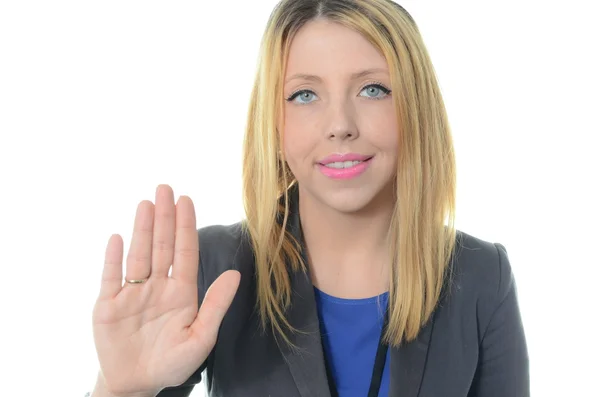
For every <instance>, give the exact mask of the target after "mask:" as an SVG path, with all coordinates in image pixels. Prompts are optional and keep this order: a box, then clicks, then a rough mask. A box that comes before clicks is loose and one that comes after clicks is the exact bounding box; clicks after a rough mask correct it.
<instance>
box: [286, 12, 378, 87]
mask: <svg viewBox="0 0 600 397" xmlns="http://www.w3.org/2000/svg"><path fill="white" fill-rule="evenodd" d="M365 69H377V70H378V72H373V73H380V74H387V73H388V66H387V62H386V60H385V57H384V56H383V55H382V54H381V53H380V52H379V50H378V49H377V48H376V47H375V46H373V45H372V44H371V43H370V42H369V41H368V40H367V39H366V38H365V37H363V36H362V35H361V34H360V33H359V32H357V31H355V30H352V29H350V28H347V27H345V26H343V25H340V24H338V23H335V22H332V21H327V20H315V21H311V22H308V23H307V24H306V25H304V26H303V27H302V28H301V29H300V30H298V32H297V33H296V35H295V36H294V38H293V39H292V42H291V45H290V51H289V55H288V63H287V68H286V81H287V80H289V78H290V77H292V76H293V75H295V74H299V73H300V74H302V73H306V74H317V75H322V76H323V77H326V75H327V74H335V76H348V77H350V76H352V75H353V74H354V73H356V72H357V71H362V70H365ZM354 77H356V76H354Z"/></svg>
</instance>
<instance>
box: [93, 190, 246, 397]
mask: <svg viewBox="0 0 600 397" xmlns="http://www.w3.org/2000/svg"><path fill="white" fill-rule="evenodd" d="M122 262H123V240H122V239H121V237H120V236H119V235H113V236H111V238H110V240H109V242H108V245H107V248H106V257H105V264H104V270H103V273H102V283H101V287H100V293H99V296H98V299H97V301H96V303H95V305H94V310H93V315H92V318H93V330H94V342H95V345H96V350H97V353H98V359H99V361H100V370H101V374H102V377H103V379H104V382H105V387H106V389H107V390H108V391H109V392H110V393H111V394H113V395H116V396H146V395H148V396H150V395H156V394H158V392H159V391H160V390H162V389H163V388H165V387H168V386H176V385H179V384H181V383H183V382H184V381H185V380H187V379H188V378H189V377H190V376H191V375H192V374H193V373H194V372H195V371H196V370H197V369H198V368H199V367H200V365H201V364H202V363H203V362H204V361H205V360H206V358H207V357H208V355H209V353H210V351H211V350H212V348H213V346H214V344H215V341H216V338H217V332H218V329H219V326H220V324H221V321H222V320H223V317H224V315H225V313H226V311H227V309H228V308H229V305H230V304H231V301H232V300H233V297H234V295H235V292H236V290H237V287H238V284H239V273H238V272H236V271H227V272H225V273H223V274H222V275H221V276H220V277H219V278H218V279H217V280H216V281H215V282H214V283H213V284H212V285H211V287H210V288H209V290H208V291H207V293H206V295H205V297H204V300H203V302H202V305H201V308H200V310H198V265H199V246H198V232H197V229H196V217H195V211H194V205H193V203H192V200H191V199H190V198H189V197H187V196H181V197H180V199H179V201H178V202H177V205H175V204H174V198H173V191H172V189H171V188H170V187H169V186H168V185H160V186H158V188H157V190H156V205H154V204H152V202H150V201H142V202H140V204H139V205H138V209H137V213H136V217H135V226H134V231H133V236H132V238H131V246H130V249H129V252H128V256H127V261H126V262H127V271H126V277H125V278H126V279H127V280H138V279H145V278H148V279H147V280H146V281H145V282H143V283H139V284H130V283H127V282H126V283H124V284H123V270H122V268H123V266H122ZM171 265H172V269H171V274H170V275H169V269H170V268H171Z"/></svg>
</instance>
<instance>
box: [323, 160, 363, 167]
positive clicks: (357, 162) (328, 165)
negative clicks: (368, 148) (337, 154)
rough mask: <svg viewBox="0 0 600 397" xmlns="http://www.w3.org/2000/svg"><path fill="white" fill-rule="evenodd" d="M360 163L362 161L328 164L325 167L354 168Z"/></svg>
mask: <svg viewBox="0 0 600 397" xmlns="http://www.w3.org/2000/svg"><path fill="white" fill-rule="evenodd" d="M360 163H362V161H338V162H335V163H329V164H325V167H329V168H338V169H341V168H350V167H354V166H355V165H356V164H360Z"/></svg>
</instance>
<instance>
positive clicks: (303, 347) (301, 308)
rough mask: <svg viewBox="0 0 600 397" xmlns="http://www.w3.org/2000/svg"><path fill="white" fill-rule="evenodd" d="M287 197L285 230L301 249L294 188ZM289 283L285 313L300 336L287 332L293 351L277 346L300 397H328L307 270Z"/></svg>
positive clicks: (302, 239)
mask: <svg viewBox="0 0 600 397" xmlns="http://www.w3.org/2000/svg"><path fill="white" fill-rule="evenodd" d="M289 194H290V214H289V217H288V225H287V229H288V231H289V232H290V233H291V234H292V235H293V236H294V238H296V239H297V241H298V242H299V243H300V244H301V247H303V248H304V238H303V236H302V228H301V225H300V217H299V212H298V195H297V194H298V192H297V187H296V186H294V187H292V188H290V190H289ZM301 255H302V260H303V261H304V263H305V264H308V262H307V260H306V252H304V249H303V250H302V252H301ZM290 281H291V288H292V304H291V307H290V310H289V312H288V321H289V322H290V324H291V325H292V326H293V327H294V328H295V329H298V330H300V331H302V333H293V334H292V333H288V335H289V337H290V340H291V342H292V343H293V345H294V346H295V348H291V347H290V346H289V345H287V343H286V342H285V341H282V340H280V339H278V341H277V344H278V346H279V349H280V351H281V353H282V355H283V357H284V359H285V361H286V362H287V364H288V366H289V369H290V372H291V373H292V377H293V378H294V382H295V383H296V386H297V388H298V391H299V392H300V395H301V396H302V397H331V394H330V391H329V383H328V381H327V373H326V369H325V357H324V354H323V347H322V344H321V331H320V327H319V317H318V314H317V307H316V301H315V295H314V289H313V285H312V281H311V279H310V273H309V272H308V269H307V271H306V273H304V272H302V271H300V272H295V273H294V272H291V274H290Z"/></svg>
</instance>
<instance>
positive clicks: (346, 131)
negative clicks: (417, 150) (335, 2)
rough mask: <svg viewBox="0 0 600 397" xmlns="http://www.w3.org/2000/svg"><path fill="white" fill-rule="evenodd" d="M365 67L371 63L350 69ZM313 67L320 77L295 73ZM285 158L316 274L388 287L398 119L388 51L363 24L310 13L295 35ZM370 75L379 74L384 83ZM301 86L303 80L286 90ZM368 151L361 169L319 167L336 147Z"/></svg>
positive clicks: (360, 292) (336, 289)
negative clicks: (340, 173) (329, 171)
mask: <svg viewBox="0 0 600 397" xmlns="http://www.w3.org/2000/svg"><path fill="white" fill-rule="evenodd" d="M366 69H379V71H377V72H373V73H370V74H368V75H364V76H362V77H359V78H354V79H353V78H352V77H351V75H352V74H354V73H356V72H360V71H363V70H366ZM296 74H309V75H316V76H318V77H319V78H320V81H314V80H310V79H306V78H293V77H294V75H296ZM284 81H285V85H284V95H285V98H286V99H291V100H289V101H286V102H285V107H284V117H283V120H284V124H283V128H282V131H283V140H284V145H283V146H284V151H285V158H286V161H287V162H288V165H289V167H290V169H291V170H292V172H293V174H294V175H295V177H296V178H297V180H298V186H299V194H300V219H301V222H302V227H303V230H304V233H305V239H306V246H307V251H308V256H309V262H310V263H309V266H310V270H311V276H312V281H313V284H314V285H315V286H316V287H317V288H319V289H321V290H323V291H324V292H326V293H329V294H331V295H334V296H338V297H342V298H362V297H370V296H375V295H378V294H380V293H382V292H384V291H386V290H387V289H388V287H387V285H388V275H387V268H388V265H389V263H388V262H389V259H388V251H387V249H388V247H387V245H386V243H385V237H386V235H387V230H388V227H389V222H390V219H391V215H392V209H393V204H394V194H393V181H394V179H395V174H396V166H397V153H398V130H399V126H398V122H397V119H396V114H395V109H394V104H393V99H392V93H391V92H390V93H389V94H388V93H387V91H386V90H390V89H391V81H390V76H389V68H388V65H387V62H386V59H385V57H383V55H382V54H381V53H379V51H378V50H377V49H376V48H375V47H374V46H373V45H371V44H370V43H369V42H368V41H367V40H366V39H365V38H364V37H363V36H361V35H360V34H359V33H357V32H355V31H353V30H351V29H348V28H346V27H344V26H342V25H340V24H337V23H334V22H331V21H327V20H314V21H311V22H309V23H307V24H306V25H305V26H303V27H302V29H300V30H299V31H298V33H297V35H296V36H295V37H294V39H293V41H292V44H291V48H290V53H289V59H288V65H287V69H286V71H285V80H284ZM372 84H381V85H382V86H383V87H384V89H381V88H379V87H378V86H373V85H372ZM300 90H309V91H308V92H305V93H300V94H299V95H297V96H296V97H294V98H293V99H292V98H290V97H292V96H293V94H294V93H296V92H297V91H300ZM351 152H353V153H359V154H365V155H370V156H371V155H372V156H374V157H373V159H372V160H371V164H370V166H369V168H368V169H367V171H366V172H364V173H363V174H361V175H360V176H358V177H355V178H353V179H346V180H336V179H331V178H329V177H327V176H325V175H324V174H323V173H322V172H321V171H320V170H319V167H318V163H319V161H320V160H322V159H323V158H324V157H326V156H328V155H330V154H333V153H351Z"/></svg>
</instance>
